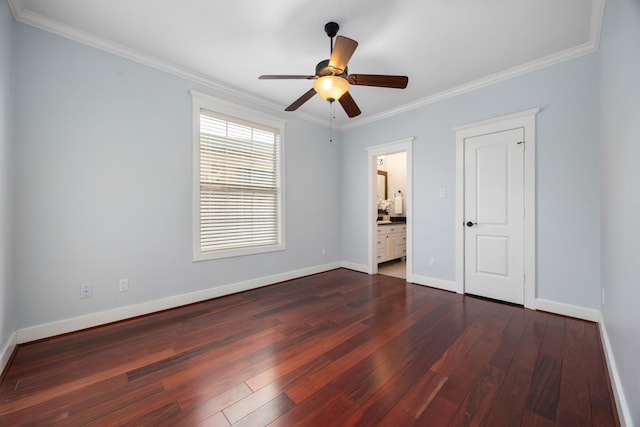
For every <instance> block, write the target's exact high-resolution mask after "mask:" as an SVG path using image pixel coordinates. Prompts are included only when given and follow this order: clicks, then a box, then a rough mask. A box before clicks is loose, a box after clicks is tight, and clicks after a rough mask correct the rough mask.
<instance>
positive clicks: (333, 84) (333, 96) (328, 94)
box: [313, 76, 349, 102]
mask: <svg viewBox="0 0 640 427" xmlns="http://www.w3.org/2000/svg"><path fill="white" fill-rule="evenodd" d="M313 89H314V90H315V91H316V93H317V94H318V95H320V96H321V97H322V99H324V100H325V101H329V102H334V101H337V100H339V99H340V98H341V97H342V95H344V94H345V93H346V92H347V91H348V90H349V82H348V81H346V80H345V79H344V78H342V77H338V76H323V77H319V78H317V79H316V81H315V82H313Z"/></svg>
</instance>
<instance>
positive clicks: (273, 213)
mask: <svg viewBox="0 0 640 427" xmlns="http://www.w3.org/2000/svg"><path fill="white" fill-rule="evenodd" d="M191 94H192V97H193V116H194V129H193V133H194V138H193V139H194V141H193V147H194V149H193V157H194V159H193V168H194V182H193V187H194V207H193V215H194V227H193V246H194V247H193V258H194V260H195V261H200V260H207V259H215V258H225V257H232V256H239V255H248V254H254V253H261V252H270V251H276V250H283V249H284V232H283V227H282V224H283V209H282V206H283V185H282V183H283V179H282V163H283V161H282V160H283V159H282V135H283V133H284V132H283V131H284V121H283V120H282V119H279V118H276V117H272V116H268V115H265V114H264V113H260V112H257V111H253V110H249V109H245V108H243V107H240V106H236V105H234V104H230V103H227V102H225V101H222V100H219V99H216V98H212V97H210V96H207V95H203V94H200V93H197V92H194V91H192V92H191Z"/></svg>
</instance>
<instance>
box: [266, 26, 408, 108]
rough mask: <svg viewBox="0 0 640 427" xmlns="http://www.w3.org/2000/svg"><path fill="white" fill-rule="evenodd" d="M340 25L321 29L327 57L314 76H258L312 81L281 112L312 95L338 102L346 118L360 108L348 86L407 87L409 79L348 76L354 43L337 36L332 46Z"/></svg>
mask: <svg viewBox="0 0 640 427" xmlns="http://www.w3.org/2000/svg"><path fill="white" fill-rule="evenodd" d="M339 29H340V26H339V25H338V24H336V23H335V22H329V23H327V24H326V25H325V26H324V31H325V32H326V33H327V36H329V37H330V38H331V57H330V58H329V59H325V60H324V61H320V62H319V63H318V65H316V73H315V74H314V75H312V76H308V75H296V74H285V75H262V76H260V77H258V78H259V79H261V80H276V79H306V80H315V81H314V83H313V87H312V88H311V89H309V90H308V91H307V92H306V93H305V94H304V95H302V96H301V97H300V98H298V99H296V100H295V101H293V103H292V104H291V105H289V106H288V107H287V108H285V111H295V110H297V109H298V108H300V106H301V105H302V104H304V103H305V102H307V101H308V100H309V99H311V98H312V97H313V95H315V94H316V93H317V94H319V95H320V96H321V97H322V98H323V99H324V100H326V101H329V102H334V101H338V102H340V105H342V108H344V111H345V112H346V113H347V116H349V117H355V116H357V115H359V114H360V113H361V111H360V108H358V105H357V104H356V102H355V101H354V99H353V97H352V96H351V94H349V85H356V86H377V87H388V88H394V89H404V88H406V87H407V83H408V82H409V78H408V77H407V76H388V75H384V74H349V72H348V68H347V63H348V62H349V59H351V55H353V52H355V50H356V48H357V47H358V42H357V41H355V40H351V39H350V38H348V37H343V36H338V37H337V38H336V42H335V44H334V43H333V38H334V37H335V36H336V34H338V30H339Z"/></svg>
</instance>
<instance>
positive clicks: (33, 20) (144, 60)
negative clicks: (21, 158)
mask: <svg viewBox="0 0 640 427" xmlns="http://www.w3.org/2000/svg"><path fill="white" fill-rule="evenodd" d="M9 6H10V8H11V13H12V14H13V17H14V19H15V20H16V21H18V22H22V23H23V24H27V25H30V26H32V27H35V28H39V29H41V30H44V31H47V32H49V33H52V34H55V35H58V36H60V37H64V38H66V39H69V40H72V41H75V42H78V43H81V44H84V45H86V46H90V47H93V48H95V49H98V50H101V51H103V52H107V53H110V54H112V55H116V56H119V57H121V58H125V59H128V60H130V61H133V62H137V63H139V64H142V65H145V66H147V67H150V68H153V69H155V70H158V71H162V72H165V73H168V74H171V75H173V76H176V77H179V78H181V79H184V80H187V81H190V82H192V83H196V84H199V85H202V86H205V87H207V88H210V89H213V90H215V91H216V92H217V93H219V94H225V95H228V96H231V97H234V98H237V99H240V100H243V101H247V102H250V103H252V104H255V105H259V106H262V107H265V108H268V109H271V110H275V111H278V112H281V111H283V110H284V106H283V105H280V104H278V103H275V102H273V101H270V100H268V99H266V98H262V97H259V96H256V95H254V94H251V93H248V92H246V91H243V90H241V89H239V88H236V87H232V86H230V85H228V84H225V83H223V82H220V81H218V80H216V79H214V78H212V77H210V76H207V75H205V74H202V73H199V72H196V71H193V70H190V69H188V68H186V67H182V66H179V65H176V64H173V63H171V62H169V61H165V60H162V59H160V58H157V57H154V56H151V55H147V54H144V53H142V52H139V51H137V50H135V49H131V48H128V47H126V46H123V45H121V44H118V43H114V42H112V41H109V40H106V39H103V38H101V37H98V36H96V35H94V34H90V33H87V32H84V31H81V30H79V29H77V28H74V27H70V26H68V25H64V24H61V23H60V22H58V21H54V20H52V19H49V18H47V17H44V16H42V15H40V14H37V13H34V12H31V11H30V10H27V9H25V8H24V0H9ZM293 115H294V116H296V117H299V118H301V119H303V120H307V121H310V122H313V123H316V124H319V125H322V126H327V127H328V126H329V122H328V121H327V120H323V119H319V118H317V117H315V116H313V115H311V114H307V113H303V112H295V113H294V114H293Z"/></svg>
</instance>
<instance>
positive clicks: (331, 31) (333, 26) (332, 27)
mask: <svg viewBox="0 0 640 427" xmlns="http://www.w3.org/2000/svg"><path fill="white" fill-rule="evenodd" d="M339 29H340V25H338V24H337V23H336V22H333V21H332V22H327V23H326V24H325V26H324V32H325V33H327V35H328V36H329V37H330V39H331V40H330V41H329V44H330V47H331V53H333V38H334V37H335V36H336V34H338V30H339Z"/></svg>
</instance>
